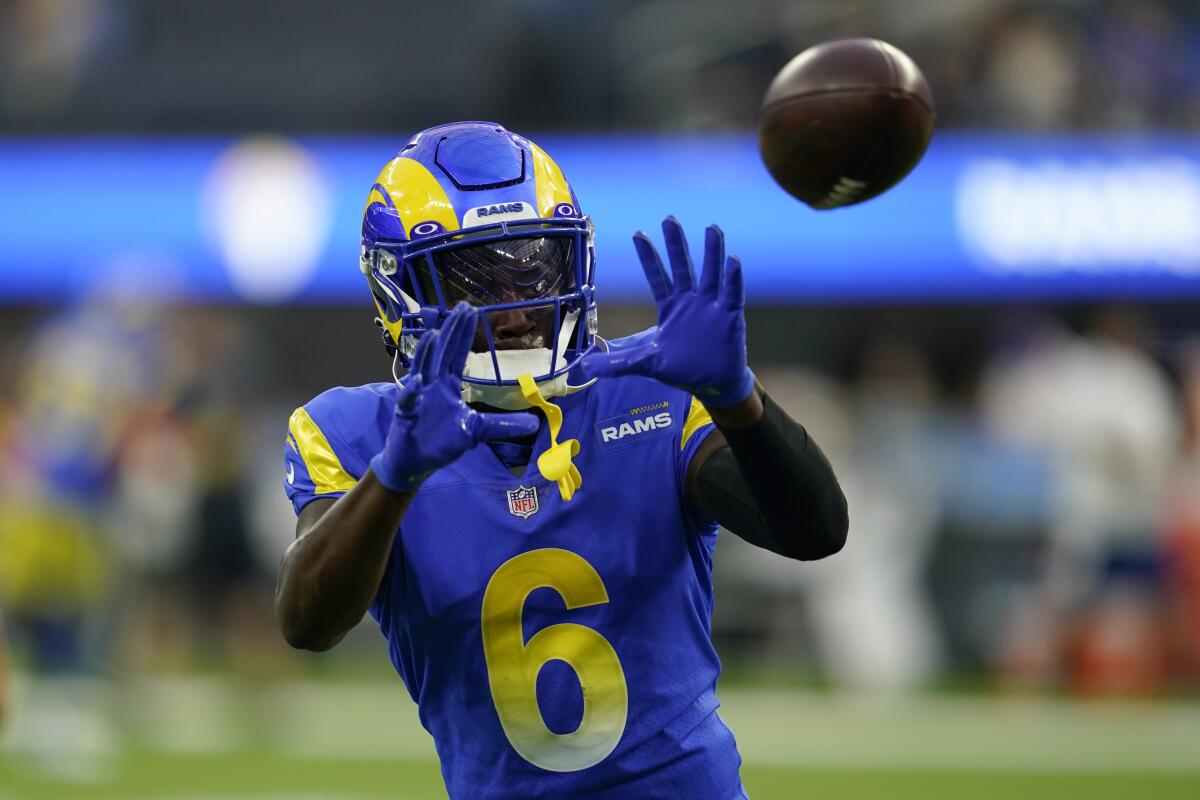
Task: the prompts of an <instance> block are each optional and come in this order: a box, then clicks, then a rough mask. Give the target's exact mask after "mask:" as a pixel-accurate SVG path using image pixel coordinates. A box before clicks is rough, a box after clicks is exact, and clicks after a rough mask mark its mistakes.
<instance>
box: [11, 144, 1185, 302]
mask: <svg viewBox="0 0 1200 800" xmlns="http://www.w3.org/2000/svg"><path fill="white" fill-rule="evenodd" d="M535 138H537V139H538V141H539V143H540V144H542V146H543V147H544V148H545V149H546V150H547V151H548V152H549V153H550V154H551V155H553V156H554V158H555V159H556V160H557V161H558V163H559V165H560V166H561V167H562V168H563V171H564V172H565V173H566V175H567V177H568V179H570V180H571V181H572V183H573V185H574V187H575V190H576V193H577V195H578V197H579V200H580V203H581V205H582V207H583V209H584V211H585V213H588V214H590V215H591V216H592V217H593V219H594V220H595V223H596V232H597V240H596V246H597V253H598V268H597V269H598V272H597V276H598V277H597V280H598V284H599V286H600V292H601V294H600V297H601V299H602V300H614V299H618V300H647V299H648V298H649V293H648V291H647V290H646V288H645V286H644V283H643V278H642V276H641V272H640V269H639V267H638V265H637V261H636V259H635V258H634V257H633V248H632V245H631V244H630V241H629V237H630V235H631V234H632V233H633V232H634V231H635V230H637V229H639V228H641V229H645V230H647V231H650V232H652V233H653V234H657V226H658V222H659V220H660V219H661V218H662V217H663V216H664V215H666V214H675V215H676V216H677V217H679V219H680V220H681V221H682V222H683V223H684V225H685V226H686V227H687V228H688V229H689V230H690V231H691V233H692V241H693V251H694V252H695V253H697V254H698V253H699V252H700V247H701V243H702V234H703V228H704V226H705V225H706V224H708V223H711V222H716V223H718V224H720V225H721V226H722V227H723V228H724V229H725V232H726V238H727V242H728V246H729V249H730V251H731V252H733V253H736V254H738V255H739V256H741V257H742V260H743V262H744V264H745V269H746V277H747V291H748V293H749V295H750V300H751V302H757V303H783V302H788V303H791V302H828V301H918V300H1003V299H1017V298H1022V299H1069V298H1134V297H1140V298H1151V297H1184V296H1187V297H1196V296H1200V144H1198V143H1197V142H1196V140H1195V139H1193V138H1191V137H1182V136H1181V137H1167V136H1155V137H1139V138H1120V137H1105V136H1099V135H1096V136H1073V137H1032V136H1000V135H978V134H976V135H968V134H952V133H940V134H938V135H937V136H936V137H935V140H934V142H933V145H932V146H931V148H930V150H929V153H928V154H927V155H926V157H925V159H924V161H923V162H922V163H921V164H920V166H918V167H917V169H916V170H915V171H914V172H913V174H912V175H910V176H909V177H908V178H907V179H906V180H905V181H903V182H902V183H901V184H900V185H899V186H897V187H896V188H894V189H893V190H891V191H890V192H888V193H887V194H885V195H884V196H882V197H880V198H878V199H876V200H873V201H870V202H868V203H865V204H862V205H859V206H853V207H849V208H844V209H838V210H834V211H823V212H817V211H812V210H810V209H808V208H807V207H806V206H804V205H802V204H801V203H799V202H798V201H796V200H793V199H792V198H790V197H789V196H788V195H786V194H785V193H784V192H783V191H782V190H780V189H779V188H778V187H777V186H775V184H774V183H773V182H772V181H771V179H770V177H769V176H768V175H767V173H766V171H765V169H764V168H763V166H762V164H761V162H760V161H759V158H758V153H757V149H756V145H755V141H754V138H753V137H752V136H750V135H741V134H739V135H705V136H694V137H659V136H644V135H636V136H635V135H621V136H546V137H535ZM397 145H398V139H383V138H353V139H350V138H304V137H301V138H293V139H286V140H285V139H281V138H276V137H251V138H245V139H236V140H235V139H221V138H195V139H188V138H178V139H176V138H173V139H110V138H91V139H66V138H54V139H42V140H34V139H29V140H26V139H11V138H10V139H0V187H2V188H0V302H6V303H19V302H28V301H42V300H61V299H63V298H64V297H68V296H81V295H84V294H86V293H90V292H118V293H124V294H138V293H140V294H145V295H152V296H161V297H167V298H173V299H182V300H184V301H195V302H207V301H221V302H231V301H232V302H254V303H280V302H317V303H321V302H337V303H341V302H369V296H368V294H367V290H366V286H365V283H364V280H363V277H362V275H361V274H360V273H359V271H358V246H359V245H358V235H359V233H358V232H359V215H360V214H361V211H362V206H363V202H364V200H365V198H366V194H367V190H368V188H369V187H370V185H371V183H372V181H373V180H374V178H375V175H376V174H377V172H378V170H379V168H380V167H381V166H382V165H383V164H384V163H385V162H386V161H387V159H388V158H389V157H390V156H391V155H392V154H393V152H394V151H395V150H396V148H397Z"/></svg>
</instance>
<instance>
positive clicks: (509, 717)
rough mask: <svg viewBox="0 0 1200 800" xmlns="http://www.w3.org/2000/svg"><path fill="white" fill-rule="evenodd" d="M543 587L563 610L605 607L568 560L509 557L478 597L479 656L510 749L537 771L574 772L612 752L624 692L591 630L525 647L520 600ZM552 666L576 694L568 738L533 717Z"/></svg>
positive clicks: (612, 658) (540, 637) (554, 632)
mask: <svg viewBox="0 0 1200 800" xmlns="http://www.w3.org/2000/svg"><path fill="white" fill-rule="evenodd" d="M542 587H548V588H550V589H553V590H554V591H556V592H558V593H559V594H560V595H562V598H563V602H564V603H565V604H566V607H567V609H568V610H569V609H573V608H583V607H586V606H594V605H599V604H601V603H607V602H608V592H607V591H605V589H604V581H602V580H601V579H600V576H599V575H598V574H597V573H596V570H595V568H593V567H592V565H591V564H589V563H588V562H587V561H585V560H584V559H583V558H582V557H581V556H579V555H576V554H575V553H572V552H570V551H568V550H560V549H557V548H546V549H542V550H532V551H530V552H528V553H522V554H521V555H519V556H514V557H513V558H510V559H509V560H508V561H506V562H504V564H502V565H501V566H500V568H499V569H497V570H496V572H495V574H494V575H492V579H491V580H490V581H488V585H487V589H486V590H485V591H484V593H483V620H482V628H483V656H484V659H485V660H486V661H487V671H488V683H489V685H490V686H491V690H492V702H493V703H495V705H496V714H497V715H498V716H499V717H500V725H501V726H502V727H503V728H504V735H505V736H507V737H508V741H509V742H510V743H511V744H512V746H513V749H514V750H516V751H517V752H518V753H519V754H520V755H521V757H522V758H524V759H525V760H526V761H528V762H529V763H531V764H534V765H535V766H538V767H541V768H542V769H545V770H550V771H552V772H574V771H576V770H581V769H587V768H588V767H591V766H594V765H595V764H598V763H600V762H601V761H603V760H604V759H605V758H606V757H607V756H608V754H609V753H611V752H612V751H613V749H614V748H615V747H616V746H617V742H619V741H620V740H621V734H622V733H624V731H625V718H626V715H627V713H628V711H629V690H628V688H627V686H626V685H625V672H624V671H623V670H622V669H621V661H620V659H618V658H617V653H616V651H615V650H613V646H612V645H611V644H609V643H608V640H607V639H605V638H604V637H603V636H601V635H600V634H599V633H597V632H596V631H594V630H592V629H591V628H587V627H584V626H583V625H576V624H574V623H571V622H563V623H559V624H557V625H551V626H549V627H546V628H543V629H542V630H540V631H538V632H537V633H536V634H534V635H533V636H531V637H530V639H529V641H528V642H525V641H524V638H525V636H524V633H523V632H522V628H521V614H522V612H523V611H524V608H525V600H526V598H528V597H529V594H530V593H531V592H533V591H534V590H535V589H540V588H542ZM555 659H559V660H561V661H565V662H566V663H567V664H569V665H570V666H571V668H572V669H573V670H575V674H576V675H577V676H578V677H579V685H580V686H581V687H582V688H583V719H581V720H580V722H579V727H578V728H576V729H575V730H574V731H572V732H571V733H554V732H553V731H551V730H550V729H549V728H547V727H546V723H545V721H544V720H543V719H542V714H541V711H540V710H539V709H538V702H537V676H538V673H539V672H540V671H541V669H542V667H543V666H545V665H546V663H547V662H550V661H553V660H555Z"/></svg>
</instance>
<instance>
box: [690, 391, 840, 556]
mask: <svg viewBox="0 0 1200 800" xmlns="http://www.w3.org/2000/svg"><path fill="white" fill-rule="evenodd" d="M763 407H764V410H763V416H762V419H760V420H759V421H758V422H756V423H755V424H754V425H752V426H751V427H749V428H744V429H742V430H724V429H722V430H721V432H722V433H723V434H725V439H726V441H728V442H729V447H727V448H721V449H720V450H718V451H717V452H715V453H713V454H712V455H711V456H709V458H708V459H707V460H706V461H705V462H704V463H703V464H702V465H701V467H700V470H699V472H698V473H697V475H696V493H697V499H698V500H699V502H700V504H701V506H702V507H703V510H704V511H705V512H707V513H708V514H709V516H711V517H712V518H713V519H715V520H717V521H718V522H719V523H721V524H722V525H723V526H725V527H726V528H728V529H729V530H730V531H732V532H733V533H735V534H737V535H738V536H740V537H741V538H743V539H745V540H746V541H747V542H750V543H751V544H754V545H758V546H759V547H765V548H766V549H768V550H771V551H773V552H776V553H779V554H780V555H783V556H787V557H788V558H795V559H800V560H804V561H810V560H813V559H818V558H824V557H825V556H828V555H832V554H833V553H836V552H837V551H838V550H840V549H841V548H842V546H843V545H844V544H845V543H846V529H847V527H848V525H849V522H848V517H847V511H846V498H845V495H843V494H842V489H841V487H840V486H839V485H838V482H837V477H836V476H835V475H834V474H833V468H832V467H831V466H830V465H829V460H828V459H827V458H825V454H824V453H822V452H821V449H820V448H819V447H817V443H816V442H814V441H813V440H812V439H811V438H809V436H808V432H807V431H805V430H804V428H803V427H802V426H801V425H800V424H799V423H798V422H796V421H795V420H793V419H792V418H791V417H789V416H788V415H787V414H786V413H785V412H784V411H783V409H781V408H780V407H779V406H778V405H776V404H775V402H774V401H773V400H772V399H771V398H770V397H765V396H764V397H763Z"/></svg>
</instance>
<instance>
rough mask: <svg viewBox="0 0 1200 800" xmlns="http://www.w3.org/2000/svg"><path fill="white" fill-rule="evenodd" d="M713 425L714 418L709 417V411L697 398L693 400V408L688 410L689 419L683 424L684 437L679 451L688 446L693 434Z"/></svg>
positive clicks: (680, 441)
mask: <svg viewBox="0 0 1200 800" xmlns="http://www.w3.org/2000/svg"><path fill="white" fill-rule="evenodd" d="M711 424H712V417H710V416H709V415H708V409H707V408H705V407H704V404H703V403H701V402H700V401H699V400H697V399H696V398H694V397H693V398H692V407H691V408H690V409H688V415H687V419H686V420H684V423H683V436H682V437H681V438H680V440H679V449H680V450H682V449H683V448H684V447H686V446H687V443H688V439H690V438H692V434H694V433H695V432H696V431H698V430H700V429H701V428H703V427H704V426H705V425H711Z"/></svg>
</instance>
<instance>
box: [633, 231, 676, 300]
mask: <svg viewBox="0 0 1200 800" xmlns="http://www.w3.org/2000/svg"><path fill="white" fill-rule="evenodd" d="M633 248H634V249H635V250H637V254H638V260H640V261H641V262H642V272H644V273H646V283H648V284H650V294H652V295H653V296H654V302H656V303H661V302H662V301H663V300H666V299H667V297H668V296H669V295H670V294H671V282H670V281H669V280H668V279H667V271H666V270H665V269H663V264H662V259H661V258H659V256H658V251H657V250H656V249H654V243H653V242H651V241H650V238H649V237H648V236H646V234H644V233H642V232H641V231H638V232H637V233H636V234H634V237H633Z"/></svg>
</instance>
